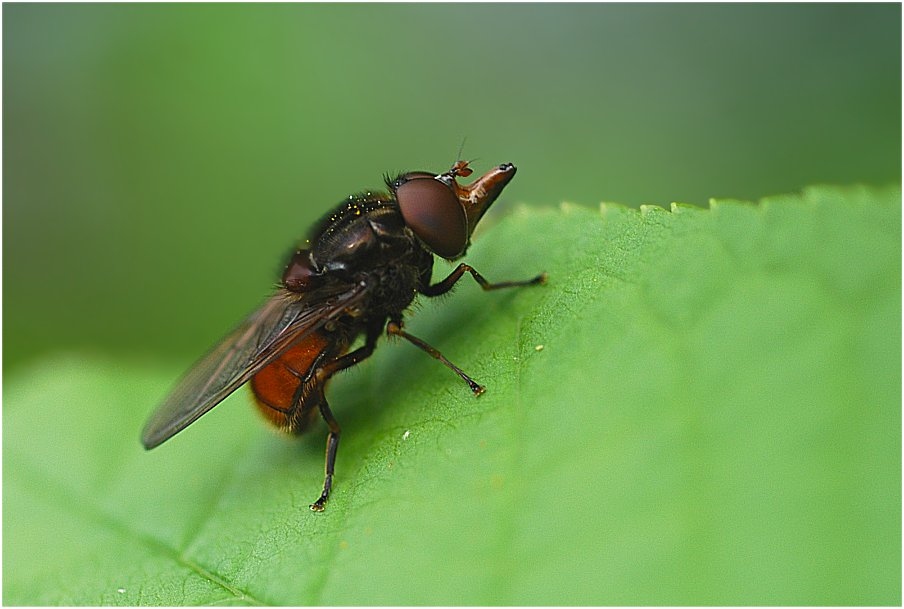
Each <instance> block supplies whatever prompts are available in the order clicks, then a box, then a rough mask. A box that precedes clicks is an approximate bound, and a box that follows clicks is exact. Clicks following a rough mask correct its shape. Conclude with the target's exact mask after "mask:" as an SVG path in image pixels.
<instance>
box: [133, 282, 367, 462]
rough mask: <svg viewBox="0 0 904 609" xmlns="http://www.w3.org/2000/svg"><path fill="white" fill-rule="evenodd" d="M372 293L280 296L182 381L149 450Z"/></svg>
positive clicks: (145, 438)
mask: <svg viewBox="0 0 904 609" xmlns="http://www.w3.org/2000/svg"><path fill="white" fill-rule="evenodd" d="M366 290H367V287H366V285H365V284H364V283H363V282H362V283H359V284H357V285H355V286H353V287H351V288H349V287H348V286H345V287H344V288H343V289H342V290H333V291H332V292H324V291H322V290H321V291H318V292H317V293H315V294H312V295H302V296H301V297H299V296H298V295H294V294H291V293H289V292H280V293H278V294H276V295H274V296H273V297H272V298H270V300H268V301H267V302H266V303H264V305H263V306H261V308H260V309H258V310H257V311H255V312H254V313H252V314H251V315H250V316H249V317H248V318H247V319H246V320H245V321H243V322H242V323H241V324H240V325H239V326H238V327H237V328H236V329H235V330H233V331H232V332H231V333H230V334H229V335H227V336H226V337H225V338H223V340H221V341H220V342H219V343H218V344H217V345H216V346H215V347H214V348H213V349H211V351H210V352H209V353H207V355H205V356H204V357H202V358H201V359H200V360H199V361H198V362H197V363H196V364H195V365H194V366H192V368H191V369H190V370H189V371H188V372H187V373H186V375H185V376H184V377H183V378H182V380H180V381H179V384H178V385H176V387H175V388H174V389H173V390H172V392H170V394H169V396H167V398H166V400H164V401H163V403H162V404H160V406H159V407H158V408H157V410H156V411H155V412H154V414H153V415H152V416H151V418H150V419H149V420H148V422H147V424H146V425H145V426H144V430H143V431H142V433H141V441H142V443H143V444H144V446H145V448H148V449H151V448H154V447H155V446H158V445H159V444H161V443H163V442H165V441H166V440H168V439H170V438H171V437H173V436H174V435H176V434H177V433H179V432H180V431H182V430H183V429H185V428H186V427H188V426H189V425H191V424H192V423H194V422H195V421H197V420H198V418H199V417H201V415H203V414H204V413H206V412H207V411H208V410H210V409H211V408H213V407H214V406H216V405H217V404H219V403H220V402H221V401H223V400H224V399H225V398H226V397H227V396H228V395H229V394H230V393H232V392H233V391H235V390H236V389H238V388H239V387H240V386H241V385H242V384H243V383H245V382H246V381H248V379H250V378H251V377H252V376H254V375H255V374H256V373H257V372H258V371H260V370H261V369H262V368H263V367H264V366H266V365H267V364H268V363H270V362H271V361H272V360H273V359H274V358H276V357H277V356H278V355H279V354H280V353H281V352H282V351H284V350H285V349H286V348H287V347H289V346H290V345H291V344H292V343H294V342H296V341H299V340H302V339H304V337H305V336H308V335H309V334H311V333H312V332H314V331H315V330H317V329H318V328H321V327H323V325H324V324H325V323H327V322H328V321H330V320H331V319H335V318H337V317H339V316H340V315H341V314H342V313H343V312H344V311H346V310H347V309H348V308H349V307H353V306H355V305H356V304H357V303H359V302H360V301H361V299H362V297H363V296H364V294H365V292H366Z"/></svg>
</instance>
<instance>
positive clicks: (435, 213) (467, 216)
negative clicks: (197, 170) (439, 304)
mask: <svg viewBox="0 0 904 609" xmlns="http://www.w3.org/2000/svg"><path fill="white" fill-rule="evenodd" d="M515 171H516V169H515V166H514V165H512V164H511V163H505V164H503V165H499V166H497V167H494V168H493V169H491V170H490V171H488V172H487V173H486V174H484V175H483V176H481V177H480V178H478V179H477V180H475V181H474V182H472V183H471V184H469V185H467V186H464V185H461V184H459V183H458V182H457V181H456V178H459V177H468V176H470V175H471V173H472V170H471V168H470V167H469V166H468V162H467V161H457V162H456V163H455V164H454V165H452V168H451V169H450V170H449V171H447V172H446V173H442V174H438V175H437V174H433V173H429V172H426V171H415V172H409V173H404V174H401V175H399V176H397V177H395V178H387V179H386V186H387V187H388V189H389V192H388V193H366V194H358V195H353V196H351V197H349V198H348V199H347V200H346V201H344V202H343V203H341V204H340V205H339V206H338V207H336V208H335V209H334V210H332V211H331V212H330V213H328V214H327V215H326V216H324V217H323V218H322V219H321V220H320V221H319V222H318V223H317V224H316V225H314V227H313V230H312V231H311V233H310V235H309V237H308V239H307V241H306V244H307V247H306V248H305V249H299V250H297V251H296V252H294V254H292V256H291V258H290V260H289V262H288V264H287V265H286V267H285V271H284V272H283V276H282V281H281V283H280V286H279V288H278V290H277V292H276V294H274V295H273V296H271V297H270V299H269V300H267V301H266V302H265V303H264V304H263V306H262V307H261V308H259V309H258V310H257V311H255V312H254V313H252V314H251V315H250V316H249V317H248V318H247V319H245V321H243V322H242V323H241V324H239V326H238V327H237V328H236V329H235V330H233V331H232V332H231V333H230V334H228V335H227V336H226V337H225V338H223V340H221V341H220V342H219V343H218V344H217V345H216V346H215V347H214V348H213V349H212V350H211V351H210V352H208V353H207V355H205V356H204V357H202V358H201V359H200V360H199V361H198V362H197V363H196V364H195V365H194V366H193V367H192V368H191V369H190V370H189V371H188V372H187V373H186V375H185V376H184V377H183V378H182V380H181V381H179V383H178V384H177V385H176V387H175V388H174V389H173V390H172V392H171V393H170V394H169V396H168V397H167V398H166V399H165V400H164V401H163V403H162V404H160V406H159V407H158V408H157V410H156V411H155V412H154V414H153V415H152V416H151V418H150V419H149V420H148V422H147V424H146V425H145V427H144V431H143V432H142V436H141V441H142V443H143V444H144V446H145V448H147V449H149V450H150V449H151V448H154V447H156V446H159V445H160V444H162V443H163V442H165V441H166V440H168V439H170V438H172V437H173V436H174V435H176V434H177V433H179V432H180V431H182V430H183V429H185V428H186V427H188V426H189V425H191V424H192V423H194V422H195V421H196V420H198V418H200V417H201V416H202V415H203V414H204V413H206V412H207V411H209V410H210V409H211V408H213V407H214V406H216V405H217V404H219V403H220V402H221V401H223V400H224V399H225V398H226V397H227V396H228V395H229V394H231V393H232V392H233V391H235V390H236V389H238V388H239V387H240V386H241V385H243V384H244V383H246V382H248V381H250V385H251V390H252V392H253V394H254V397H255V402H256V404H257V407H258V409H259V410H260V411H261V412H262V413H263V415H264V417H266V418H267V419H268V420H269V421H270V422H271V423H273V424H274V425H276V426H277V427H279V428H280V429H283V430H285V431H288V432H291V433H295V434H299V433H302V432H304V431H305V430H306V429H307V428H308V427H309V426H310V425H311V423H312V422H313V421H314V420H315V419H316V418H317V417H318V415H319V416H320V417H322V418H323V420H324V421H326V424H327V426H328V427H329V433H328V434H327V441H326V476H325V478H324V482H323V491H322V492H321V494H320V497H319V498H318V499H317V500H316V501H315V502H314V503H312V504H311V509H312V510H314V511H318V512H319V511H322V510H323V508H324V506H325V505H326V502H327V499H328V498H329V496H330V490H331V489H332V486H333V471H334V468H335V464H336V451H337V449H338V447H339V435H340V429H339V424H338V423H337V422H336V419H335V417H334V416H333V413H332V411H331V410H330V407H329V404H328V403H327V400H326V397H325V395H324V390H325V389H326V385H327V382H328V381H329V379H330V378H331V377H332V376H333V375H334V374H336V373H337V372H339V371H341V370H345V369H346V368H350V367H351V366H354V365H355V364H357V363H359V362H361V361H362V360H364V359H365V358H367V357H369V356H370V355H371V354H372V353H373V351H374V349H375V348H376V344H377V339H378V338H379V337H380V335H381V334H382V333H383V332H384V330H385V332H386V334H387V335H389V336H399V337H401V338H404V339H405V340H408V341H409V342H411V343H412V344H414V345H415V346H417V347H418V348H420V349H422V350H423V351H425V352H426V353H427V354H428V355H430V356H431V357H433V358H435V359H437V360H439V361H440V362H442V363H443V364H444V365H445V366H447V367H448V368H450V369H452V370H453V371H454V372H455V373H456V374H457V375H458V376H460V377H461V378H462V379H463V380H464V381H465V382H466V383H467V384H468V386H469V387H470V388H471V391H472V392H474V394H475V395H480V394H481V393H483V391H484V387H483V386H481V385H480V384H478V383H477V382H476V381H474V380H473V379H472V378H471V377H469V376H468V375H467V374H465V373H464V371H462V370H461V369H460V368H458V367H457V366H456V365H455V364H453V363H452V362H450V361H449V360H447V359H446V358H445V357H444V356H443V355H442V354H441V353H440V352H439V351H437V350H436V349H434V348H433V347H431V346H430V345H428V344H427V343H425V342H424V341H422V340H421V339H419V338H417V337H415V336H412V335H411V334H408V333H407V332H406V331H405V330H404V329H403V319H402V318H403V315H404V313H405V311H406V309H407V308H408V307H409V305H410V304H411V303H412V301H413V300H414V298H415V296H416V295H417V294H423V295H424V296H428V297H433V296H440V295H441V294H445V293H446V292H448V291H449V290H451V289H452V287H453V286H454V285H455V283H456V282H457V281H458V280H459V279H460V278H461V277H462V276H463V275H464V274H465V273H470V274H471V276H472V277H473V278H474V279H475V280H476V281H477V283H478V284H480V287H481V288H483V289H484V290H496V289H500V288H510V287H517V286H527V285H537V284H542V283H544V282H545V281H546V274H545V273H541V274H540V275H537V276H536V277H534V278H532V279H528V280H526V281H506V282H502V283H490V282H488V281H487V280H486V279H484V278H483V276H481V275H480V273H478V272H477V271H476V270H474V269H473V268H472V267H470V266H468V265H467V264H464V263H462V264H459V265H458V267H456V269H455V270H454V271H452V273H450V274H449V276H448V277H446V278H445V279H443V280H441V281H439V282H437V283H431V276H432V273H433V260H434V255H437V256H440V257H441V258H445V259H446V260H456V259H458V258H461V257H462V256H463V255H464V253H465V252H466V251H467V249H468V246H469V245H470V242H471V234H472V233H473V232H474V227H475V226H477V223H478V222H479V221H480V219H481V217H482V216H483V214H484V213H485V212H486V210H487V209H488V208H489V207H490V205H492V203H493V202H494V201H495V200H496V198H497V197H499V193H501V192H502V190H503V189H504V188H505V186H506V185H507V184H508V183H509V182H510V181H511V179H512V178H513V177H514V176H515ZM362 335H363V336H364V344H363V345H362V346H360V347H358V348H357V349H355V350H353V351H349V349H350V348H351V346H352V344H353V343H354V342H355V340H356V339H357V338H358V337H360V336H362Z"/></svg>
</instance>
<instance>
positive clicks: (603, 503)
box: [3, 187, 901, 605]
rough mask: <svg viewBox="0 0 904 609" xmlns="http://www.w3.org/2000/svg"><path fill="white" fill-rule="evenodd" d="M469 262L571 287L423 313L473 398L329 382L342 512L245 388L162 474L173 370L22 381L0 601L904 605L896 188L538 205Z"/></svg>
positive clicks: (415, 320) (11, 419) (35, 372)
mask: <svg viewBox="0 0 904 609" xmlns="http://www.w3.org/2000/svg"><path fill="white" fill-rule="evenodd" d="M468 261H469V262H470V263H472V264H473V265H474V266H475V267H476V268H477V269H479V270H480V271H481V272H482V273H483V274H484V275H485V276H486V277H487V278H488V279H490V280H491V281H492V280H504V279H516V278H526V277H529V276H531V275H533V274H535V273H536V272H538V271H541V270H545V271H547V272H548V273H549V278H550V279H549V283H548V285H546V286H543V287H536V288H529V289H521V290H513V291H505V292H494V293H483V292H481V291H480V290H479V289H478V288H477V287H476V286H475V285H474V284H472V283H471V282H470V281H464V280H463V282H462V285H460V286H459V287H458V288H457V290H456V292H455V294H454V295H452V296H450V297H448V298H444V299H440V301H439V302H429V303H422V304H421V305H420V306H419V307H418V310H417V311H416V312H415V313H416V314H414V315H413V316H412V317H411V318H410V321H409V323H408V326H407V328H408V329H409V330H410V331H411V332H412V333H413V334H416V335H418V336H420V337H421V338H423V339H425V340H427V341H428V342H430V343H431V344H433V345H435V346H436V347H438V348H439V349H440V350H442V351H443V353H444V354H445V355H446V356H447V357H449V359H451V360H452V361H454V362H456V363H457V364H458V365H459V366H461V367H462V368H463V369H465V370H466V371H468V372H469V373H470V374H471V375H472V376H474V377H475V378H476V379H478V380H479V381H480V382H481V383H483V384H485V385H486V386H487V388H488V390H487V393H486V394H485V395H484V396H482V397H480V398H479V399H475V398H473V397H472V395H471V394H470V392H469V391H468V390H467V388H466V387H465V386H464V385H463V384H462V383H461V382H460V381H459V379H457V378H456V377H455V376H454V375H452V374H450V373H449V371H448V370H446V369H445V368H443V367H442V366H440V365H438V364H437V363H436V362H435V361H433V360H431V359H430V358H427V357H424V356H423V354H421V353H420V352H419V351H417V350H416V349H414V348H413V347H412V346H411V345H408V344H404V343H396V344H391V345H384V346H381V348H380V349H379V350H378V351H377V354H376V355H375V356H374V357H373V358H372V359H371V360H369V361H368V362H365V363H364V364H362V365H361V366H359V367H358V368H356V369H354V370H351V371H349V372H347V373H344V374H343V375H342V377H340V378H338V379H337V380H336V381H335V382H334V383H333V384H332V385H331V388H330V392H329V394H328V395H329V398H330V401H331V404H332V405H333V410H334V412H335V414H336V416H337V418H338V420H339V421H340V423H341V424H342V426H343V432H344V433H343V438H342V447H341V449H340V453H339V459H338V463H337V478H336V485H335V490H334V494H333V497H332V499H331V501H330V504H329V505H328V507H327V510H326V512H324V513H322V514H315V513H312V512H310V511H309V510H308V508H307V506H308V504H309V503H310V502H311V501H312V500H313V499H315V498H316V497H317V495H318V493H319V489H320V484H321V481H322V466H323V446H324V433H325V432H324V429H323V428H318V429H317V431H316V433H312V434H310V435H309V436H307V437H305V438H302V439H288V438H283V437H280V436H278V435H276V434H274V433H271V432H270V431H269V430H267V429H266V428H265V427H264V425H263V424H261V423H260V422H259V421H257V420H256V415H255V413H254V412H253V409H252V408H251V407H250V405H249V402H250V400H249V398H248V395H247V394H246V393H245V392H244V391H240V392H237V393H236V394H235V395H233V396H232V397H230V398H229V399H228V400H227V401H226V402H224V403H223V404H222V405H221V406H219V407H218V408H216V409H215V410H214V411H213V412H212V413H211V414H209V415H207V416H205V417H204V418H203V419H201V420H200V421H199V422H198V423H196V424H195V425H193V426H192V427H191V428H190V429H189V430H186V431H185V432H183V433H182V434H180V435H179V436H178V437H177V438H175V439H173V440H172V441H170V442H168V443H167V444H166V445H164V446H162V447H160V448H158V449H156V450H154V451H151V452H148V453H146V452H144V451H143V450H142V449H141V447H140V445H139V443H138V434H139V430H140V429H141V426H142V424H143V421H144V418H145V416H146V415H147V414H148V413H149V412H150V411H151V410H152V409H153V407H154V405H155V403H156V402H157V401H158V400H159V399H160V398H161V397H162V396H163V394H164V393H165V391H166V389H167V387H168V386H169V385H170V384H171V382H172V381H173V380H175V378H176V377H177V376H178V374H179V372H180V368H179V367H177V366H175V365H174V366H173V367H167V368H165V369H161V368H155V367H153V366H149V365H148V364H147V363H146V362H135V361H132V362H128V361H125V362H124V361H118V360H112V359H106V358H103V357H99V356H96V355H95V356H88V355H79V354H76V355H68V356H60V357H57V358H49V359H47V360H46V361H45V362H43V364H42V365H41V366H39V367H35V368H34V369H32V370H30V371H28V372H27V373H22V374H19V375H18V376H16V377H14V378H9V379H7V382H6V386H5V392H4V397H5V403H4V410H3V423H4V425H3V440H4V449H3V456H4V460H3V467H4V470H3V473H4V478H3V492H4V501H3V508H4V513H3V550H4V551H3V576H4V577H3V583H4V590H3V601H4V603H6V604H26V605H34V604H39V605H58V604H66V605H86V604H88V605H113V604H124V605H136V604H155V605H186V604H192V605H195V604H272V605H280V604H290V605H309V604H311V605H312V604H327V605H353V604H367V605H378V604H394V605H408V604H431V605H458V604H468V605H492V604H516V605H544V604H558V605H579V604H594V605H609V604H625V605H629V604H673V605H684V604H727V605H751V604H784V605H793V604H823V605H835V604H855V605H884V604H892V605H895V604H900V602H901V580H900V573H901V520H900V515H901V484H900V481H901V414H900V412H901V411H900V406H901V194H900V189H898V188H890V189H881V190H879V189H867V188H853V187H852V188H830V187H817V188H811V189H808V190H806V191H805V192H803V193H802V194H800V195H789V196H781V197H775V198H771V199H768V200H765V201H762V202H760V203H758V204H756V205H754V204H748V203H743V202H735V201H714V202H713V203H712V204H711V206H710V209H706V210H704V209H698V208H693V207H688V206H681V205H677V206H673V207H672V209H671V211H669V210H666V209H663V208H659V207H644V208H642V209H641V210H640V211H636V210H631V209H628V208H625V207H621V206H618V205H612V204H604V205H602V206H601V207H600V209H599V210H591V209H586V208H580V207H574V206H563V207H562V208H560V209H555V210H553V209H550V210H541V211H537V210H527V209H519V210H516V211H515V212H513V213H512V214H510V215H508V216H507V217H505V218H503V219H502V220H501V221H500V222H499V223H498V225H496V226H492V227H490V228H489V229H488V230H486V231H484V232H483V233H482V234H480V235H478V237H477V238H476V240H475V246H474V247H473V248H472V250H471V253H470V255H469V257H468ZM441 272H442V270H441V269H438V271H437V274H440V273H441ZM236 313H237V315H236V319H238V318H240V317H241V313H242V312H236Z"/></svg>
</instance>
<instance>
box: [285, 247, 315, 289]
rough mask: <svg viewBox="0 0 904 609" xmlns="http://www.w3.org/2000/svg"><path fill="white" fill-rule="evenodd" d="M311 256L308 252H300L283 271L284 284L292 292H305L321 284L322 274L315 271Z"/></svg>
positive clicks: (293, 256) (294, 255) (295, 254)
mask: <svg viewBox="0 0 904 609" xmlns="http://www.w3.org/2000/svg"><path fill="white" fill-rule="evenodd" d="M310 254H311V252H310V251H308V250H298V251H297V252H295V253H294V254H293V255H292V260H290V261H289V264H288V266H286V270H285V271H283V276H282V282H283V285H284V286H285V287H286V289H287V290H289V291H290V292H304V291H305V290H309V289H311V288H314V287H316V286H317V285H318V284H319V283H320V279H321V277H320V273H318V272H317V270H316V269H314V266H313V264H312V263H311V256H310Z"/></svg>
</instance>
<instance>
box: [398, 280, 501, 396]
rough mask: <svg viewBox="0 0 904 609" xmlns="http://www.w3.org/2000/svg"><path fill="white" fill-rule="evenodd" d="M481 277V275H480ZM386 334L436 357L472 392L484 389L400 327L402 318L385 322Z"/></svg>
mask: <svg viewBox="0 0 904 609" xmlns="http://www.w3.org/2000/svg"><path fill="white" fill-rule="evenodd" d="M462 266H464V265H462ZM459 268H461V267H459ZM468 268H470V267H468ZM481 279H482V277H481ZM447 289H448V288H447ZM386 334H388V335H390V336H401V337H402V338H404V339H405V340H407V341H408V342H410V343H411V344H412V345H414V346H415V347H417V348H418V349H421V350H422V351H424V352H425V353H426V354H427V355H429V356H430V357H432V358H433V359H437V360H439V361H440V362H442V364H443V365H444V366H446V367H447V368H449V369H451V370H452V371H453V372H454V373H455V374H457V375H458V376H460V377H461V378H462V380H464V382H466V383H467V384H468V387H470V388H471V391H473V392H474V395H480V394H481V393H483V392H484V391H486V387H484V386H483V385H480V384H479V383H477V381H475V380H474V379H472V378H471V377H470V376H468V375H467V374H465V371H464V370H462V369H461V368H459V367H458V366H456V365H455V364H453V363H452V362H450V361H449V360H447V359H446V356H445V355H443V354H442V353H440V352H439V351H437V350H436V349H435V348H434V347H431V346H430V345H429V344H427V343H426V342H424V341H423V340H421V339H419V338H418V337H417V336H412V335H411V334H408V332H405V330H403V329H402V320H401V319H399V320H393V321H390V322H389V323H388V324H386Z"/></svg>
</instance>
